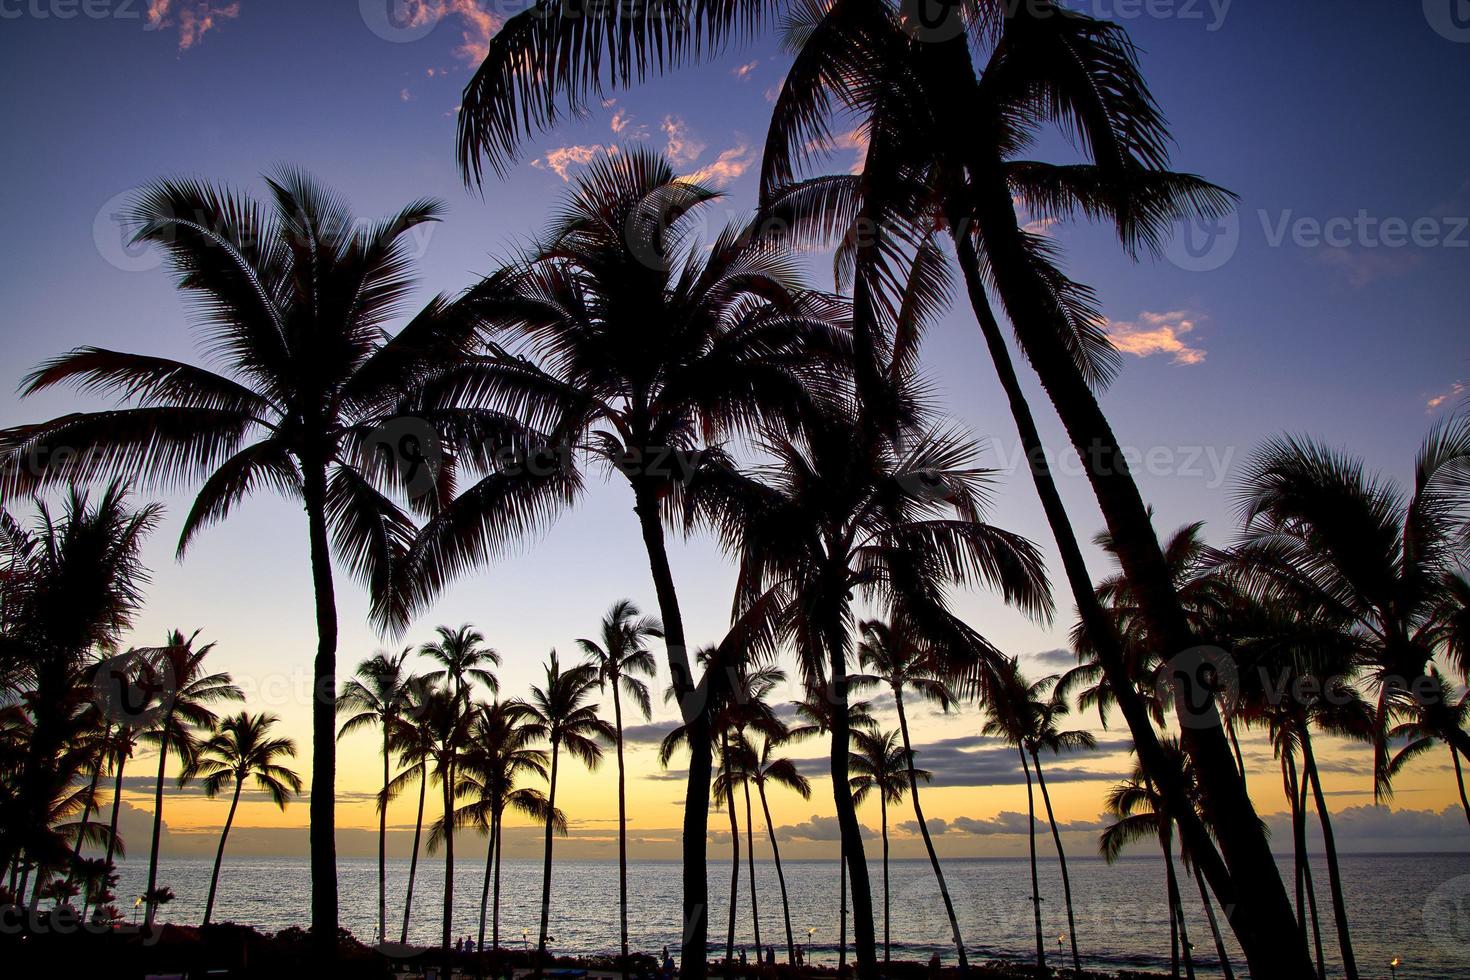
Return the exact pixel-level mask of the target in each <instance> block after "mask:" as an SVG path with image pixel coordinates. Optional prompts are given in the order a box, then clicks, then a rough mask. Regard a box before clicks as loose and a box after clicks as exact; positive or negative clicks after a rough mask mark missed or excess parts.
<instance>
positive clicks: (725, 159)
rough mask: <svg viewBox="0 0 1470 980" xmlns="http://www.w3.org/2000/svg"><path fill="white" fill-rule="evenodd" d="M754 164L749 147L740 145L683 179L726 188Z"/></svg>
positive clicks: (752, 154) (752, 152)
mask: <svg viewBox="0 0 1470 980" xmlns="http://www.w3.org/2000/svg"><path fill="white" fill-rule="evenodd" d="M754 162H755V152H754V151H753V150H751V148H750V147H749V146H747V145H746V144H744V143H741V144H740V145H739V146H732V147H731V148H730V149H728V150H724V151H722V152H721V153H720V155H719V156H718V157H716V158H715V159H714V160H713V161H712V162H710V163H707V164H705V165H704V166H702V167H700V168H699V169H698V170H696V171H694V173H692V174H690V175H689V176H688V177H686V178H685V179H686V180H688V181H690V182H692V183H698V184H709V185H710V186H712V187H727V186H729V185H730V184H731V183H733V182H735V181H736V180H739V179H740V177H741V175H742V174H744V173H745V171H747V170H749V169H750V165H751V164H752V163H754Z"/></svg>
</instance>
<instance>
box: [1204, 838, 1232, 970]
mask: <svg viewBox="0 0 1470 980" xmlns="http://www.w3.org/2000/svg"><path fill="white" fill-rule="evenodd" d="M1194 883H1195V884H1196V885H1198V886H1199V900H1200V902H1201V903H1203V905H1204V907H1205V918H1206V919H1208V920H1209V923H1210V935H1211V936H1212V937H1213V938H1214V940H1215V955H1216V956H1217V957H1219V960H1220V972H1221V973H1223V974H1224V975H1225V980H1235V971H1234V970H1233V969H1231V966H1230V954H1229V953H1227V952H1226V951H1225V937H1224V936H1222V935H1220V922H1219V920H1218V919H1216V918H1215V903H1214V902H1213V901H1211V899H1210V890H1209V887H1208V886H1207V885H1206V884H1205V876H1204V872H1202V871H1200V869H1199V865H1198V864H1196V865H1195V866H1194Z"/></svg>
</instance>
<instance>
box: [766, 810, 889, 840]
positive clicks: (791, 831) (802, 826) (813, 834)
mask: <svg viewBox="0 0 1470 980" xmlns="http://www.w3.org/2000/svg"><path fill="white" fill-rule="evenodd" d="M776 835H777V836H778V837H780V838H782V839H786V838H791V839H793V840H811V841H832V840H841V839H842V831H841V829H840V828H839V827H838V826H837V818H836V817H819V816H817V815H816V814H815V813H814V814H812V815H811V816H810V817H808V818H807V819H806V821H805V822H803V823H798V824H789V825H787V826H785V827H777V828H776ZM862 835H863V839H864V840H871V839H872V838H874V837H877V836H878V832H877V831H876V830H874V829H873V828H871V827H869V826H867V825H866V824H864V825H862Z"/></svg>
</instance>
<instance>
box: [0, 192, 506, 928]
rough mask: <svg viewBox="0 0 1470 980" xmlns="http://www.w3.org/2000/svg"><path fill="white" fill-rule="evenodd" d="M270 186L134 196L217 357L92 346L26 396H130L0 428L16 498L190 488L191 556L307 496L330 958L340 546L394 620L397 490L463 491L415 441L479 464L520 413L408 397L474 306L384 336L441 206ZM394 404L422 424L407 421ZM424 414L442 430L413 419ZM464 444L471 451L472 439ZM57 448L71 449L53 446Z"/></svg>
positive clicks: (318, 854) (317, 911)
mask: <svg viewBox="0 0 1470 980" xmlns="http://www.w3.org/2000/svg"><path fill="white" fill-rule="evenodd" d="M267 184H268V185H269V188H270V192H271V202H270V204H269V205H268V206H262V205H259V204H257V203H256V202H254V201H252V200H250V199H249V198H247V197H245V196H243V195H239V194H236V193H234V192H232V191H229V190H226V189H221V188H218V187H212V186H209V185H207V184H202V183H198V182H195V181H191V180H169V181H160V182H158V183H155V184H153V185H151V186H150V187H148V188H147V189H145V190H144V191H143V192H141V193H140V194H139V196H138V198H137V200H136V201H135V203H134V204H133V205H132V207H131V208H130V210H129V219H130V221H131V222H132V223H133V224H134V226H135V227H136V228H137V234H136V236H135V241H137V242H140V243H145V244H153V245H156V246H158V247H159V248H160V249H162V250H163V251H164V252H165V253H166V255H167V256H168V258H169V260H170V262H171V264H172V267H173V269H174V271H175V273H176V274H177V277H178V282H179V287H180V288H181V289H182V290H185V291H186V292H187V293H188V294H189V295H190V296H191V297H192V298H193V299H196V300H197V301H198V302H199V311H200V315H199V317H198V319H197V327H198V329H199V330H200V333H201V336H202V338H203V339H204V341H205V345H206V347H207V348H208V349H209V351H210V352H211V355H212V357H211V360H212V361H213V362H214V365H215V367H217V368H218V370H217V371H216V370H212V369H210V368H207V367H201V366H197V365H194V364H189V363H185V362H180V361H174V360H170V359H168V358H163V357H154V356H148V355H141V354H129V353H124V352H120V351H112V350H105V349H101V348H96V347H83V348H78V349H76V350H73V351H71V352H69V353H67V354H64V355H62V356H60V357H58V358H55V359H54V360H52V361H49V362H47V363H46V364H43V365H42V366H41V367H40V368H39V369H38V370H36V371H35V372H34V373H33V374H31V375H30V376H29V377H28V378H27V379H26V381H25V383H24V386H23V393H24V394H27V395H29V394H34V393H36V392H40V391H43V390H46V389H48V388H51V387H54V386H56V385H59V384H71V385H74V386H76V387H78V388H80V389H82V390H85V391H88V392H95V393H99V394H103V395H108V394H111V395H116V396H118V397H119V398H120V399H121V400H122V401H123V402H124V407H122V408H116V409H108V410H105V411H98V412H84V413H74V414H69V415H65V416H62V417H60V418H56V419H53V420H51V421H49V422H43V423H39V424H36V425H26V426H20V427H17V428H14V429H10V430H8V431H6V432H4V433H3V434H0V484H3V485H4V487H5V489H6V492H7V493H8V492H11V491H13V490H15V489H17V488H24V487H25V486H37V487H39V488H47V487H52V486H55V485H57V484H58V483H65V482H67V481H71V480H90V479H93V478H96V477H100V476H105V475H107V474H109V473H111V474H122V475H127V476H128V477H129V478H135V479H138V480H140V481H144V482H145V483H148V484H151V485H159V486H164V487H169V488H176V487H179V486H181V485H196V486H198V487H199V492H198V495H197V496H196V498H195V500H194V504H193V507H192V509H191V511H190V513H189V515H188V516H187V518H186V519H185V521H184V526H183V530H182V532H181V534H180V539H179V554H180V555H181V556H182V555H183V554H184V553H185V552H186V551H187V549H188V547H189V545H190V544H191V542H192V541H193V540H194V538H195V537H196V536H197V534H198V533H199V532H200V531H201V530H203V529H204V528H206V527H208V526H209V525H212V524H215V523H217V522H219V521H221V520H224V519H225V518H226V517H227V516H228V515H229V514H230V513H231V512H232V511H233V510H234V508H235V507H236V505H238V504H239V503H240V501H241V500H242V499H243V498H244V497H246V496H247V495H249V494H250V493H252V492H254V491H256V490H261V489H271V490H275V491H277V492H280V493H283V494H285V495H286V496H289V497H292V498H295V499H299V500H300V501H301V502H302V503H303V504H304V506H305V511H306V523H307V532H308V541H309V544H310V556H311V572H312V586H313V592H314V596H315V604H316V628H317V649H316V656H315V661H314V664H313V681H314V683H313V691H314V692H315V698H314V701H313V710H312V764H311V802H310V808H311V821H310V822H311V829H310V845H311V867H312V919H311V926H312V935H313V937H314V940H315V943H316V944H317V952H318V954H319V955H320V956H326V957H330V956H332V955H334V953H335V949H336V944H335V936H336V934H337V875H336V846H335V819H334V806H335V799H336V793H335V786H336V753H335V744H336V743H335V734H336V731H335V727H336V726H335V713H336V700H337V699H336V655H337V633H338V628H337V608H336V593H335V588H336V587H335V583H334V580H333V571H332V559H333V557H335V558H336V559H337V560H338V561H339V562H340V563H341V564H342V566H343V567H344V568H346V569H347V570H349V571H350V572H351V573H352V574H353V575H354V577H356V578H358V579H359V580H361V581H362V582H363V583H364V584H366V585H367V586H368V588H369V593H370V596H371V598H372V600H373V602H374V604H375V605H376V606H377V607H379V612H380V613H381V614H382V615H383V616H384V617H388V616H390V615H391V614H390V613H389V612H387V611H386V609H385V608H384V607H387V606H391V605H393V604H394V603H395V602H396V601H397V598H398V594H397V592H396V591H395V590H394V589H392V588H390V587H389V584H390V581H391V578H392V569H393V565H394V562H395V560H396V558H395V556H397V555H398V554H399V553H400V552H401V551H402V550H403V549H404V548H405V547H406V546H407V544H408V542H409V541H410V540H411V538H412V536H413V523H412V521H411V520H410V519H409V518H408V516H407V515H406V514H404V513H403V511H402V510H401V509H400V508H399V506H398V505H397V504H395V503H394V500H393V498H392V496H391V495H392V494H400V495H404V496H412V497H414V498H415V499H419V500H422V499H424V498H427V497H430V496H434V495H439V496H445V497H447V495H448V494H449V493H450V492H451V491H452V487H451V486H450V484H449V479H448V477H449V472H450V470H451V469H452V467H442V468H439V469H438V471H437V472H435V468H434V467H433V466H432V465H427V464H430V463H432V456H431V454H429V453H428V449H431V448H433V447H424V446H423V445H422V444H424V443H430V442H433V441H436V440H437V441H438V442H439V443H440V444H441V446H442V449H443V452H442V455H443V456H444V457H445V458H455V459H456V460H461V461H462V462H463V463H464V464H466V465H472V464H473V463H474V461H475V460H477V459H482V458H483V457H484V455H485V450H484V446H485V444H486V442H494V441H495V439H496V437H498V435H499V434H501V433H504V432H508V431H511V430H513V429H515V426H513V425H511V424H509V423H506V422H505V421H504V420H502V419H498V418H494V417H492V415H491V413H487V412H484V411H483V410H480V409H473V408H466V409H456V408H454V407H452V406H445V405H442V404H429V403H416V402H415V393H416V392H417V391H418V390H419V388H420V387H421V385H422V383H423V382H424V381H425V380H426V379H427V378H428V377H430V376H432V375H433V374H435V373H436V372H438V371H440V370H441V369H442V368H443V367H444V366H446V365H448V364H452V363H453V362H454V361H455V359H456V358H457V357H458V356H459V355H460V354H462V353H463V352H464V351H465V350H467V349H468V346H469V344H470V342H471V339H472V337H473V335H474V328H475V324H474V321H473V317H471V316H469V315H466V313H465V311H463V310H461V309H459V308H457V307H455V306H454V305H453V304H450V303H447V302H445V301H444V300H443V299H442V298H441V299H435V300H433V301H431V302H430V303H429V304H428V305H427V306H426V307H425V308H424V309H423V310H422V311H421V312H419V313H418V314H417V315H416V316H415V317H414V318H413V319H412V320H411V321H410V322H409V323H408V325H407V326H406V327H404V329H403V330H402V331H400V332H399V333H398V334H397V335H394V336H389V335H387V334H385V332H384V326H385V324H386V323H387V322H388V321H389V320H390V319H391V318H392V317H393V316H394V315H396V313H397V311H398V310H399V308H400V305H401V304H402V302H403V301H404V299H405V298H406V297H407V296H408V293H409V290H410V289H411V287H412V280H411V278H410V271H411V267H412V254H411V249H410V244H409V241H408V239H407V237H406V233H407V232H409V231H410V230H411V229H413V228H415V227H417V226H419V225H422V224H424V223H425V222H431V221H434V220H436V219H437V218H438V216H439V214H440V212H441V208H440V205H438V204H437V203H435V202H433V201H429V200H421V201H417V202H414V203H413V204H410V205H409V206H408V207H406V208H404V209H403V210H402V211H400V212H399V213H398V214H396V215H394V216H392V217H391V218H388V219H386V220H384V221H379V222H363V221H359V220H357V219H355V218H354V217H353V216H352V214H351V212H350V211H349V210H348V208H347V206H346V204H345V202H344V201H343V200H342V199H341V198H340V197H338V196H337V195H335V194H333V193H332V192H330V191H328V190H326V189H324V188H323V187H321V186H320V185H319V184H317V183H316V182H315V181H313V180H312V179H311V178H310V177H309V176H308V175H306V174H305V173H303V172H301V171H299V170H295V169H291V168H282V169H280V170H277V171H275V172H273V173H272V175H271V176H269V177H268V178H267ZM401 415H404V416H412V417H413V418H415V419H418V420H421V421H418V422H412V421H407V422H403V423H400V421H399V418H400V416H401ZM404 425H408V426H409V427H410V428H409V429H404V428H403V426H404ZM423 426H428V427H429V428H430V429H431V430H432V431H419V428H416V427H420V428H421V427H423ZM414 443H418V444H420V447H419V448H418V449H412V444H414ZM466 445H470V446H478V447H480V448H479V452H478V453H477V452H474V451H466V452H461V451H460V450H461V448H463V447H465V446H466ZM56 447H66V448H67V451H65V452H50V451H48V450H49V449H55V448H56ZM385 449H386V450H387V452H384V450H385ZM411 449H412V451H410V450H411ZM398 464H401V465H398Z"/></svg>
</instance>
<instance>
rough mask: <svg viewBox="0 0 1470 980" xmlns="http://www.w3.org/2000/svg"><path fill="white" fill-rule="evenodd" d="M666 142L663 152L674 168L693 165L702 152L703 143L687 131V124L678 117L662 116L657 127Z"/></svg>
mask: <svg viewBox="0 0 1470 980" xmlns="http://www.w3.org/2000/svg"><path fill="white" fill-rule="evenodd" d="M659 128H660V129H662V130H663V133H664V138H665V140H666V141H667V143H666V145H665V147H664V152H666V153H667V154H668V156H669V160H670V161H671V162H673V163H674V165H675V166H682V165H684V164H686V163H693V162H694V161H695V160H698V159H699V155H700V154H701V153H703V152H704V143H703V142H702V141H701V140H700V139H699V138H698V137H696V136H695V135H694V134H693V133H692V132H691V131H690V129H689V125H688V123H686V122H684V120H683V119H681V118H679V117H678V116H664V121H663V123H661V124H660V126H659Z"/></svg>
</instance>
